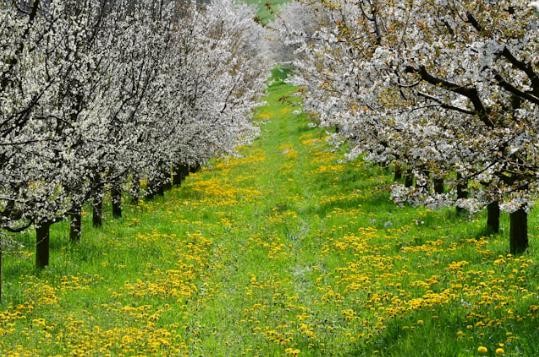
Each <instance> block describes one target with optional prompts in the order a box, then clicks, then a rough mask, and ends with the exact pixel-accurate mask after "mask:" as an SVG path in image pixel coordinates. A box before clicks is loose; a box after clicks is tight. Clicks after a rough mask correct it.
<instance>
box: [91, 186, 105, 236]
mask: <svg viewBox="0 0 539 357" xmlns="http://www.w3.org/2000/svg"><path fill="white" fill-rule="evenodd" d="M103 189H104V187H103V182H102V181H101V177H100V176H99V175H98V176H97V178H96V179H95V193H94V196H93V199H92V224H93V226H94V227H96V228H97V227H101V226H102V225H103Z"/></svg>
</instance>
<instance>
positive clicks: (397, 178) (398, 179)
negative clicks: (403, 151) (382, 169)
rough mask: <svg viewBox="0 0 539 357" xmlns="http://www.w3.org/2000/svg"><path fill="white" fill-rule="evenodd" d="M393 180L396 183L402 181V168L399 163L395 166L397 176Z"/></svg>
mask: <svg viewBox="0 0 539 357" xmlns="http://www.w3.org/2000/svg"><path fill="white" fill-rule="evenodd" d="M393 179H394V180H395V181H400V180H401V179H402V168H401V166H400V165H399V164H398V163H396V164H395V176H394V178H393Z"/></svg>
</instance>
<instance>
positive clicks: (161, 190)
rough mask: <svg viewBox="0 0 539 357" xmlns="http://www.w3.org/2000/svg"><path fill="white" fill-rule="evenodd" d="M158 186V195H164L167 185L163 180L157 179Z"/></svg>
mask: <svg viewBox="0 0 539 357" xmlns="http://www.w3.org/2000/svg"><path fill="white" fill-rule="evenodd" d="M156 185H157V186H156V188H155V190H156V191H155V193H156V194H157V195H158V196H161V197H162V196H164V195H165V185H164V184H163V182H162V181H161V180H159V181H156Z"/></svg>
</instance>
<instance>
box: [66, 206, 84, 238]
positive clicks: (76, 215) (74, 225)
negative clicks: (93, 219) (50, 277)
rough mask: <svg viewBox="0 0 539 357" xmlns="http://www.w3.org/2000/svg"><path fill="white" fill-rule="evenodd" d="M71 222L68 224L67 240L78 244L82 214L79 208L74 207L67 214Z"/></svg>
mask: <svg viewBox="0 0 539 357" xmlns="http://www.w3.org/2000/svg"><path fill="white" fill-rule="evenodd" d="M69 217H70V218H71V222H70V224H69V239H70V240H71V242H74V243H75V242H80V238H81V234H82V212H81V207H80V206H75V207H73V208H72V209H71V212H70V213H69Z"/></svg>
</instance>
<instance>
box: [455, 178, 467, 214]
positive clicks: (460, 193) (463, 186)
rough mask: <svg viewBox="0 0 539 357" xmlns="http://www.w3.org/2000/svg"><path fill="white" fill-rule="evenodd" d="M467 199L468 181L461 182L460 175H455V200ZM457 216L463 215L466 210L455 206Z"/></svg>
mask: <svg viewBox="0 0 539 357" xmlns="http://www.w3.org/2000/svg"><path fill="white" fill-rule="evenodd" d="M465 198H468V180H463V178H462V176H461V175H460V174H457V199H465ZM457 214H458V215H464V214H466V210H465V209H464V208H462V207H458V206H457Z"/></svg>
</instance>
